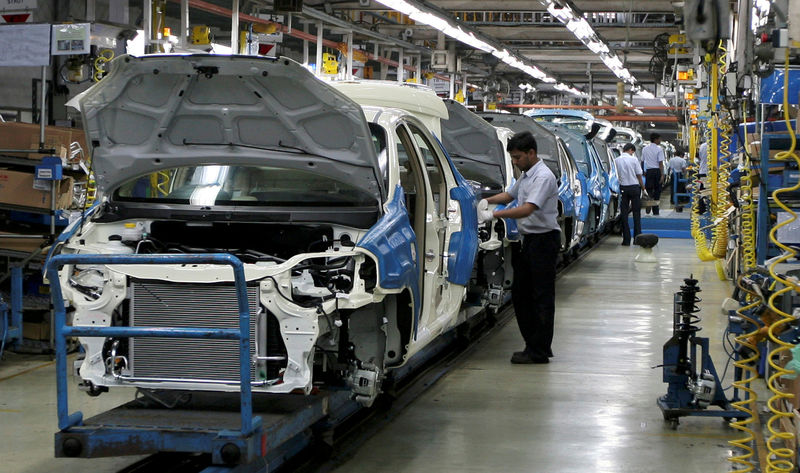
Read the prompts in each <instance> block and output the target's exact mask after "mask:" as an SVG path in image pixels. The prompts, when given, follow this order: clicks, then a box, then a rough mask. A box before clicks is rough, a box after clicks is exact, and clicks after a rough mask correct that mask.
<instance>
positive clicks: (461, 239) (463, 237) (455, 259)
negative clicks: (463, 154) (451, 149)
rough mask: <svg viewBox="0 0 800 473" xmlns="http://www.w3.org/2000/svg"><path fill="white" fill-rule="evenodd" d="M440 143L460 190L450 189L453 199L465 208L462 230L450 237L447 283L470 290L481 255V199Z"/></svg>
mask: <svg viewBox="0 0 800 473" xmlns="http://www.w3.org/2000/svg"><path fill="white" fill-rule="evenodd" d="M434 138H436V142H437V143H438V144H439V148H440V149H441V150H442V153H444V157H445V158H446V159H447V164H448V165H449V166H450V169H451V170H452V171H453V176H454V177H455V179H456V184H457V185H458V187H456V188H453V189H450V198H451V199H453V200H455V201H456V202H458V205H459V207H460V208H461V230H460V231H458V232H454V233H453V234H452V235H450V246H449V247H448V248H447V252H448V254H449V257H448V258H447V280H448V281H449V282H451V283H453V284H458V285H461V286H466V285H467V283H469V280H470V278H471V277H472V267H473V265H474V264H475V256H476V255H477V254H478V245H479V244H480V241H479V239H478V210H477V196H476V195H475V192H474V191H473V190H472V186H470V185H469V184H468V183H467V180H466V179H464V176H462V175H461V173H460V172H458V169H456V165H455V164H454V163H453V160H452V159H451V158H450V153H448V152H447V150H446V149H445V147H444V145H443V144H442V142H441V141H439V138H437V137H434Z"/></svg>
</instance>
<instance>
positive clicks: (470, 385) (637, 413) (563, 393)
mask: <svg viewBox="0 0 800 473" xmlns="http://www.w3.org/2000/svg"><path fill="white" fill-rule="evenodd" d="M620 241H621V237H617V236H613V237H608V238H606V240H605V241H604V242H603V243H602V244H601V245H599V246H598V247H597V248H596V249H594V250H593V251H592V252H591V253H589V254H588V255H587V257H586V258H585V259H584V260H583V261H581V262H580V263H579V264H578V265H576V266H575V267H574V268H572V269H571V270H569V271H568V272H567V273H566V274H564V275H563V276H562V277H561V278H560V279H559V281H558V283H557V285H556V294H557V302H556V307H557V315H556V333H555V340H554V343H553V351H554V352H555V358H553V359H552V361H551V363H550V364H548V365H512V364H510V363H509V358H510V356H511V353H512V352H513V351H516V350H520V349H522V347H523V343H522V340H521V338H520V335H519V333H518V329H517V327H516V323H514V322H513V321H512V322H511V323H509V324H508V325H506V326H505V327H504V328H503V329H502V330H501V331H500V332H499V333H497V334H496V335H494V336H493V337H491V338H490V339H489V340H487V341H486V342H485V343H483V344H482V346H481V347H480V348H479V349H478V350H477V351H476V352H475V353H474V354H473V355H471V356H470V357H469V358H468V359H466V360H465V361H464V362H462V363H461V364H460V365H459V366H457V367H456V368H455V369H454V370H453V371H452V372H451V373H450V374H448V375H447V377H446V378H444V379H442V380H441V381H439V382H438V383H437V384H436V385H435V386H433V387H432V388H431V389H430V390H429V391H428V392H426V393H425V394H424V395H423V396H421V397H420V399H418V400H417V401H415V402H414V403H413V404H412V405H411V406H409V407H408V408H407V410H406V411H405V412H403V413H402V414H401V415H399V416H398V417H397V418H396V420H395V421H393V422H392V423H391V424H390V425H388V426H387V427H386V428H385V429H384V430H382V431H381V432H380V433H379V434H378V435H376V436H374V437H373V438H372V439H370V440H369V441H368V442H367V443H366V444H365V445H363V446H362V447H361V448H359V450H358V452H357V453H356V454H355V455H354V457H353V458H352V459H351V460H350V461H348V462H347V463H345V464H344V465H343V466H342V467H340V468H339V469H337V470H336V471H337V473H347V472H364V471H374V472H419V471H443V472H456V471H458V472H488V471H491V472H530V473H560V472H564V473H566V472H570V473H572V472H594V473H601V472H608V473H624V472H631V473H646V472H654V473H655V472H659V473H663V472H665V471H680V472H705V471H729V470H730V467H729V465H728V462H727V461H726V458H727V456H728V454H729V447H728V445H727V441H728V440H730V439H733V438H736V437H737V435H736V434H735V432H734V431H733V430H732V429H730V428H729V427H728V426H727V424H725V423H723V421H722V420H720V419H718V418H685V419H683V420H681V424H680V426H679V427H678V429H677V430H671V429H670V428H669V425H668V424H665V422H664V421H663V419H662V416H661V411H660V410H659V409H658V408H657V407H656V403H655V400H656V397H658V396H660V395H662V394H664V393H665V392H666V385H664V384H663V383H662V381H661V369H651V367H653V366H655V365H658V364H660V363H661V362H662V353H661V348H662V345H663V343H664V342H665V341H666V340H667V339H668V338H669V337H670V336H671V334H672V294H673V293H674V292H676V291H677V290H678V289H679V286H680V285H681V284H682V282H683V278H685V277H688V276H689V275H690V274H694V277H695V278H696V279H698V280H699V281H700V288H701V289H702V292H701V293H700V297H701V298H703V299H704V302H703V303H701V307H702V311H701V313H700V315H701V316H702V317H703V321H702V326H703V331H702V332H701V335H704V336H707V337H710V338H711V344H712V347H713V352H712V354H713V356H714V359H715V360H716V365H717V368H718V370H719V371H720V373H721V372H722V369H723V368H724V363H725V360H726V357H725V355H724V354H723V353H722V349H721V336H722V333H723V331H724V328H725V319H724V317H723V316H722V315H721V312H720V309H719V306H720V302H721V301H722V299H723V298H724V297H726V296H728V295H729V293H730V290H731V284H730V283H729V282H722V281H720V280H719V278H718V277H717V274H716V271H715V269H714V264H713V263H701V262H699V260H698V259H697V256H696V255H695V253H694V245H693V242H692V240H666V239H664V240H662V241H660V242H659V244H658V246H657V247H656V252H657V255H658V257H659V262H658V263H657V264H644V263H635V262H634V261H633V257H634V255H635V254H636V252H637V251H638V248H636V247H622V246H620V245H619V243H620ZM731 371H732V368H731V369H730V370H729V375H728V379H727V380H726V382H724V383H723V384H724V385H726V386H727V385H728V384H729V383H730V378H731V375H732V373H731Z"/></svg>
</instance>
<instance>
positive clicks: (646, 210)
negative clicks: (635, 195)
mask: <svg viewBox="0 0 800 473" xmlns="http://www.w3.org/2000/svg"><path fill="white" fill-rule="evenodd" d="M644 213H646V214H647V215H650V208H649V207H648V208H646V209H644Z"/></svg>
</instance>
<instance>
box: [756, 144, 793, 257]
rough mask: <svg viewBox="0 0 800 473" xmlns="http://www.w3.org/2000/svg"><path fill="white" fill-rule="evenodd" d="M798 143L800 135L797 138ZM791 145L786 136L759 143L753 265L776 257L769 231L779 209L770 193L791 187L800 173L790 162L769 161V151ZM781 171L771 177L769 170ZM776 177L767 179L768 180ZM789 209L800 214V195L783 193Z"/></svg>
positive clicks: (785, 148)
mask: <svg viewBox="0 0 800 473" xmlns="http://www.w3.org/2000/svg"><path fill="white" fill-rule="evenodd" d="M796 137H797V139H798V141H800V135H796ZM790 145H791V136H790V135H789V134H765V135H763V136H762V139H761V163H760V170H761V182H760V183H759V195H758V215H757V220H756V262H757V264H759V265H763V264H764V261H766V260H768V259H769V258H771V257H773V256H777V255H778V249H777V248H776V247H775V245H773V244H772V242H770V239H769V231H770V229H771V228H772V227H773V226H774V222H773V216H776V214H777V212H779V211H781V208H780V207H778V205H777V204H776V203H775V202H774V201H773V199H772V192H773V191H774V190H776V189H780V188H783V187H790V186H792V185H794V184H795V183H797V181H798V179H800V170H798V169H797V167H796V164H795V162H794V161H793V160H789V161H779V160H776V159H770V156H769V155H770V151H775V150H788V149H789V146H790ZM775 168H780V173H773V174H770V172H769V171H770V169H773V170H774V169H775ZM771 175H772V176H775V177H773V178H770V176H771ZM781 201H783V202H784V203H785V204H786V205H787V206H788V207H789V208H791V209H793V210H795V211H797V212H800V193H785V194H782V195H781Z"/></svg>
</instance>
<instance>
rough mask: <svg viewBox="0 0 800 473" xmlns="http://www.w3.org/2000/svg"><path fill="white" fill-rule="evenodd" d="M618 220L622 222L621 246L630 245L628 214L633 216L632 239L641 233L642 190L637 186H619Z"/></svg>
mask: <svg viewBox="0 0 800 473" xmlns="http://www.w3.org/2000/svg"><path fill="white" fill-rule="evenodd" d="M619 190H620V192H621V195H620V197H619V200H620V203H619V218H620V220H622V244H623V245H630V244H631V225H630V223H628V212H631V213H632V214H633V238H636V235H638V234H640V233H642V198H641V194H642V188H641V187H639V184H634V185H632V186H619Z"/></svg>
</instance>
